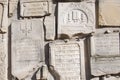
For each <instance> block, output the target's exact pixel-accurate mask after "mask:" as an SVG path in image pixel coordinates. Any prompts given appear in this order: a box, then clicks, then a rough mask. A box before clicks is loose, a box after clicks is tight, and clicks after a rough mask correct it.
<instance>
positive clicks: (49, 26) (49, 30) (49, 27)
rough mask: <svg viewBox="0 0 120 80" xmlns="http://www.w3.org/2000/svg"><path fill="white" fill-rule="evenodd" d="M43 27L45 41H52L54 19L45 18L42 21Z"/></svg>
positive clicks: (53, 36)
mask: <svg viewBox="0 0 120 80" xmlns="http://www.w3.org/2000/svg"><path fill="white" fill-rule="evenodd" d="M44 26H45V33H46V34H45V37H46V40H54V39H55V17H54V16H50V17H47V16H46V17H45V20H44Z"/></svg>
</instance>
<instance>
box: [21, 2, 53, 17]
mask: <svg viewBox="0 0 120 80" xmlns="http://www.w3.org/2000/svg"><path fill="white" fill-rule="evenodd" d="M20 9H21V10H20V15H21V16H22V17H39V16H45V15H48V14H49V13H51V10H52V2H50V1H40V0H21V1H20Z"/></svg>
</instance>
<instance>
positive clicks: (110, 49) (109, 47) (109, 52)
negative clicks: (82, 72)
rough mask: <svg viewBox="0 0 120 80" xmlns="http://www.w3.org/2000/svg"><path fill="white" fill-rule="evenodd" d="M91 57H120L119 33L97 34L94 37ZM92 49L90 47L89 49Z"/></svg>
mask: <svg viewBox="0 0 120 80" xmlns="http://www.w3.org/2000/svg"><path fill="white" fill-rule="evenodd" d="M92 40H93V44H91V45H94V48H95V49H94V51H93V52H91V54H92V55H93V56H95V55H96V56H120V51H119V49H120V43H119V41H120V35H119V33H110V34H97V35H95V36H94V39H92ZM91 48H92V47H91Z"/></svg>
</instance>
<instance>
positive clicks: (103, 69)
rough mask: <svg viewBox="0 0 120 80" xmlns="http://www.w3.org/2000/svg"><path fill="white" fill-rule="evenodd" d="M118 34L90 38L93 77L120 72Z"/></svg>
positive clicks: (98, 35)
mask: <svg viewBox="0 0 120 80" xmlns="http://www.w3.org/2000/svg"><path fill="white" fill-rule="evenodd" d="M119 37H120V36H119V33H106V34H104V33H103V34H102V33H99V34H96V35H94V36H93V37H92V38H91V73H92V75H94V76H100V75H106V74H117V73H119V72H120V68H119V67H120V65H119V64H118V63H119V62H120V57H119V55H120V51H119V48H120V47H119V46H120V45H119V41H120V39H119Z"/></svg>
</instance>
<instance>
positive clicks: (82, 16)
mask: <svg viewBox="0 0 120 80" xmlns="http://www.w3.org/2000/svg"><path fill="white" fill-rule="evenodd" d="M94 31H95V3H94V2H86V1H85V2H77V3H76V2H67V3H62V2H61V3H58V37H59V38H60V37H61V36H62V35H63V34H65V35H68V36H70V37H72V36H74V35H75V34H78V33H91V32H94Z"/></svg>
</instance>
